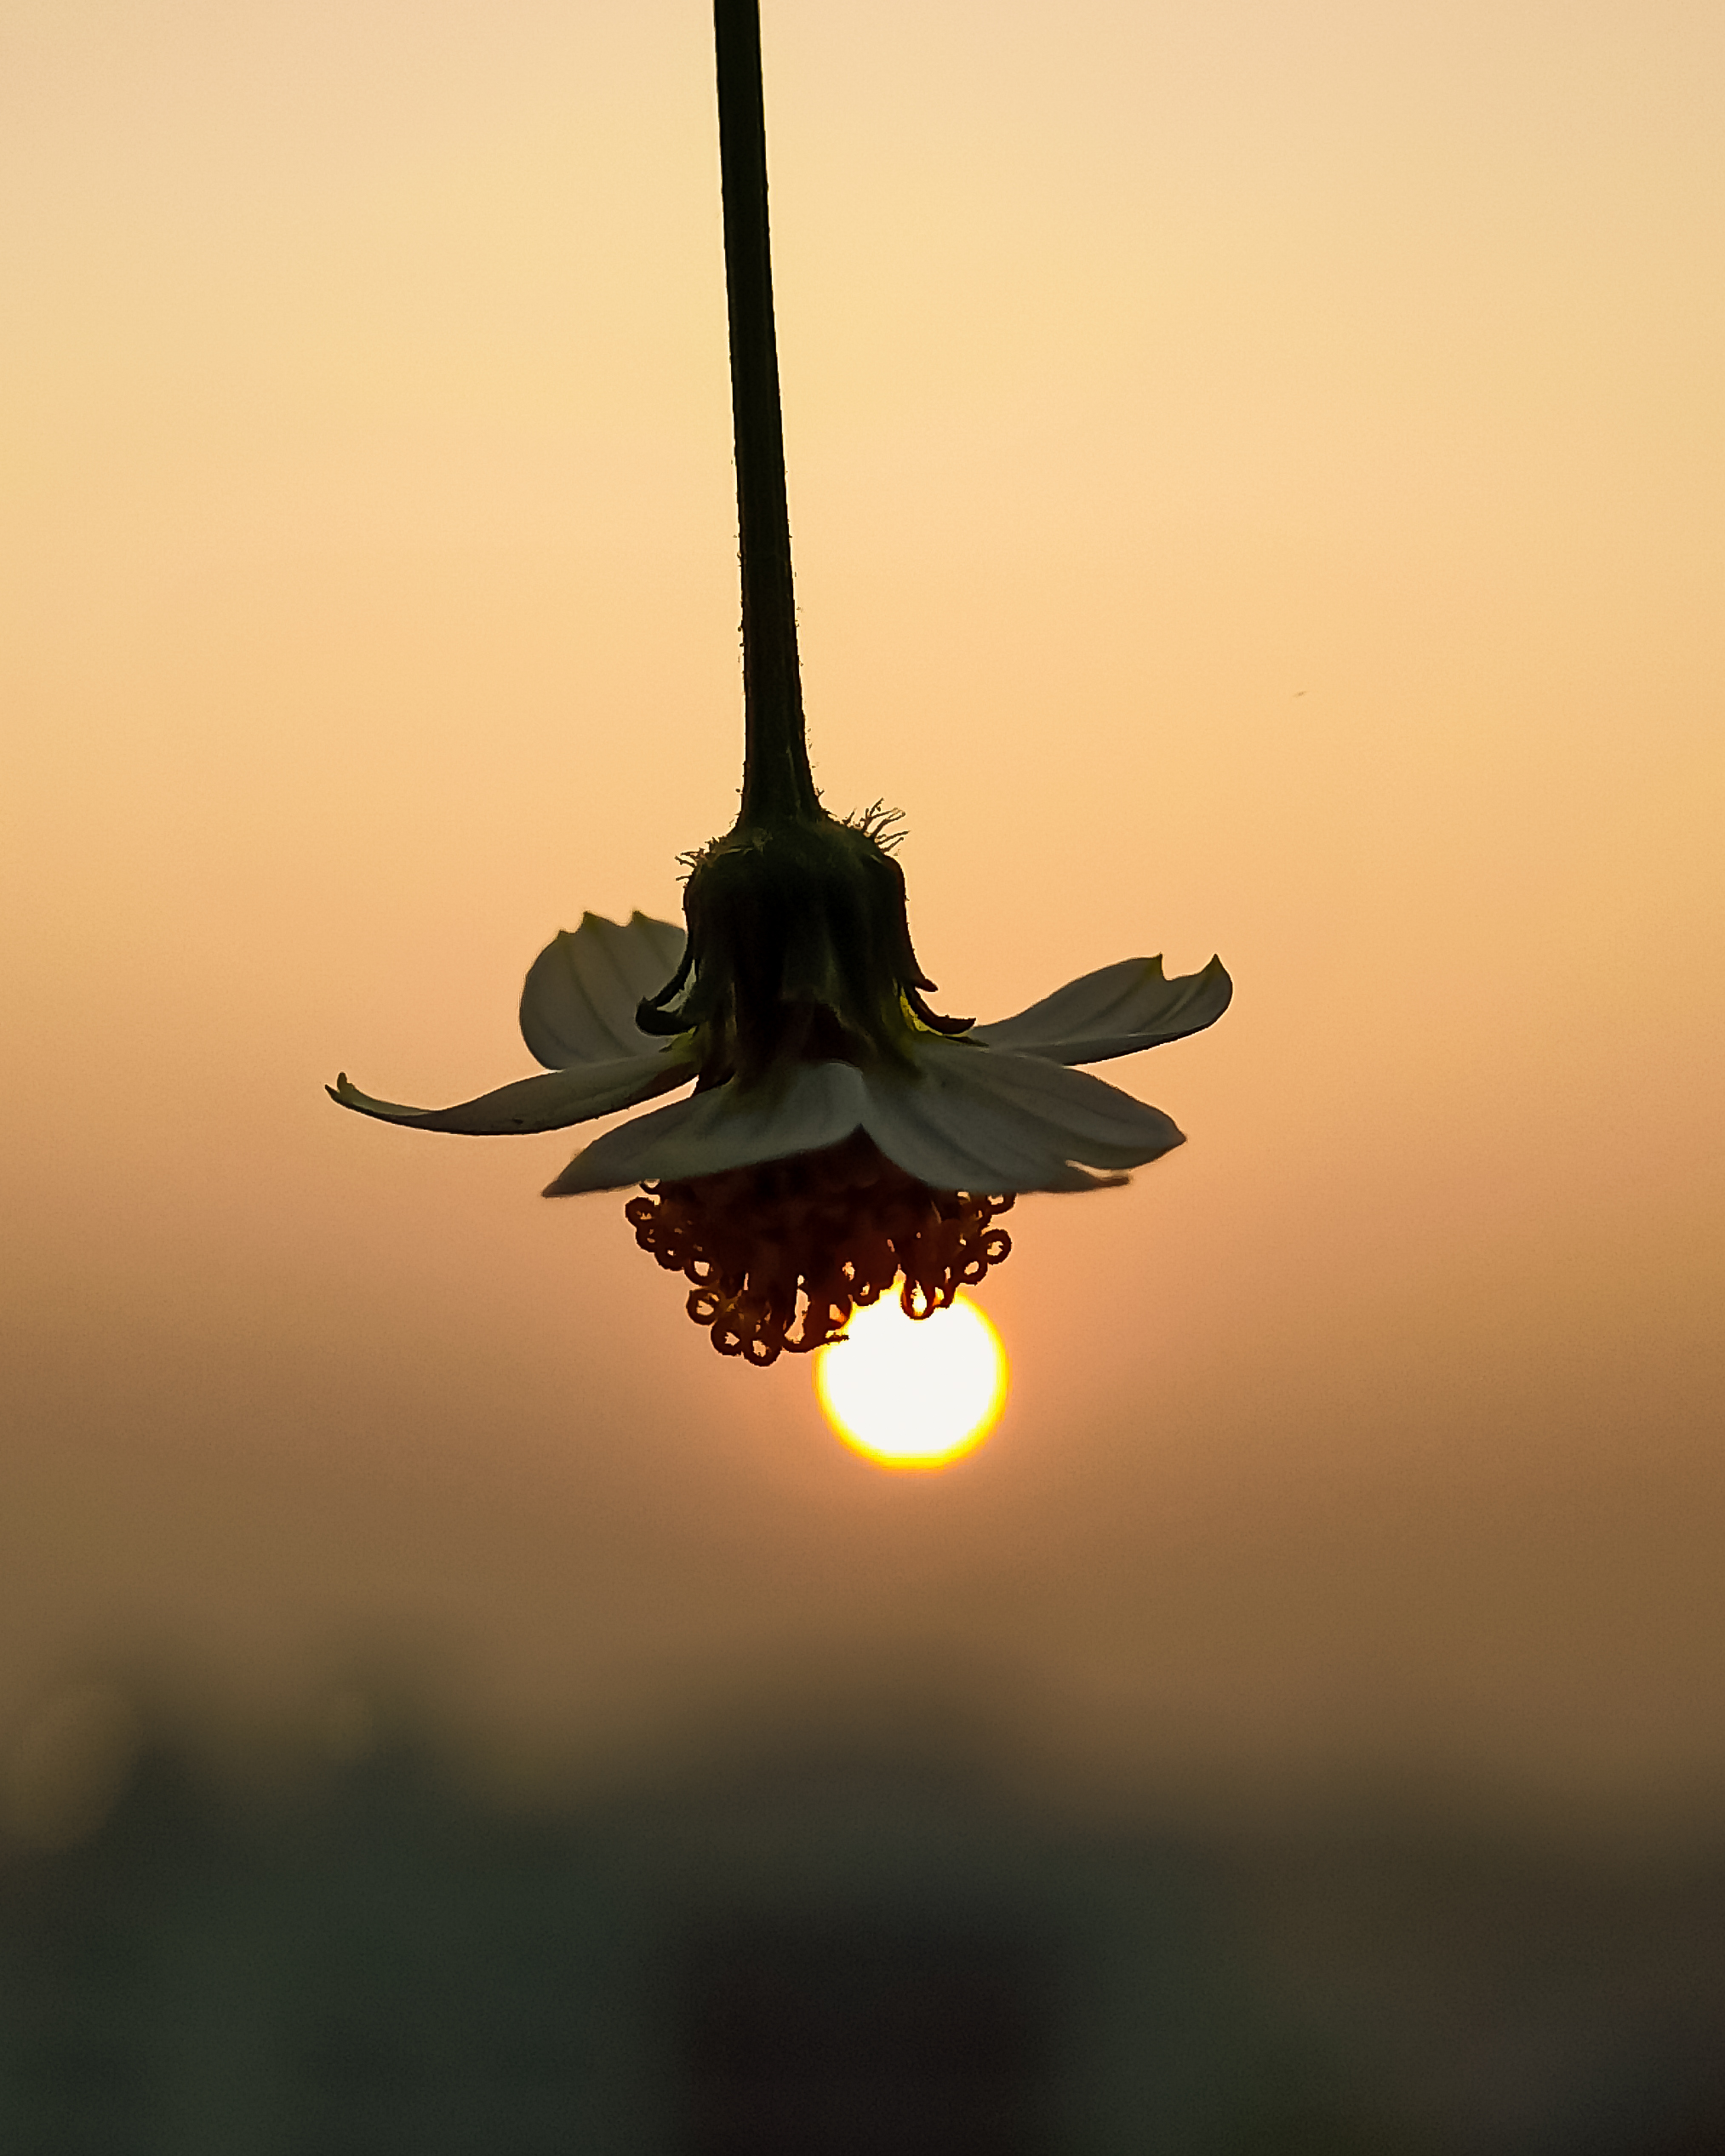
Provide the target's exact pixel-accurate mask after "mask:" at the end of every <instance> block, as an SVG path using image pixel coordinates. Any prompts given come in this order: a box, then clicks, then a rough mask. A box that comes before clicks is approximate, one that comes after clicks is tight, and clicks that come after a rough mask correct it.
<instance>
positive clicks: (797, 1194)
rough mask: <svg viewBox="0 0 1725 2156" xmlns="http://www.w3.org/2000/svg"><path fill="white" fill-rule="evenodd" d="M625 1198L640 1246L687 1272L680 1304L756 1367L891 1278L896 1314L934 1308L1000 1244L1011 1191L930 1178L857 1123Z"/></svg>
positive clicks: (1008, 1245)
mask: <svg viewBox="0 0 1725 2156" xmlns="http://www.w3.org/2000/svg"><path fill="white" fill-rule="evenodd" d="M642 1189H643V1195H641V1196H639V1197H636V1198H631V1200H630V1201H629V1202H628V1204H627V1205H626V1206H625V1207H624V1208H623V1211H624V1215H625V1218H626V1219H627V1220H628V1222H629V1224H630V1226H631V1228H633V1229H634V1230H635V1240H636V1241H637V1243H639V1244H640V1246H641V1247H642V1249H643V1250H645V1251H650V1252H652V1254H653V1256H654V1258H657V1260H658V1261H659V1263H660V1264H661V1265H662V1266H663V1267H664V1268H665V1270H666V1271H667V1272H670V1273H681V1274H682V1275H683V1277H684V1278H685V1279H686V1280H688V1281H690V1282H691V1283H692V1286H691V1288H690V1292H689V1296H688V1304H687V1308H688V1315H689V1316H690V1317H691V1318H692V1319H693V1320H694V1322H695V1323H696V1324H697V1325H698V1326H701V1327H702V1328H703V1329H704V1330H705V1332H706V1333H707V1336H708V1338H710V1339H711V1342H712V1343H713V1345H714V1347H715V1348H716V1349H717V1350H718V1352H719V1353H720V1354H721V1355H740V1356H741V1357H742V1358H743V1360H745V1362H751V1363H753V1364H755V1365H756V1366H757V1368H760V1369H765V1368H766V1367H767V1366H768V1364H770V1363H774V1362H776V1361H777V1360H779V1357H780V1355H783V1354H785V1353H789V1354H791V1355H808V1354H810V1353H811V1352H812V1351H813V1350H814V1349H816V1348H820V1347H825V1345H826V1343H828V1342H829V1341H831V1340H837V1339H839V1338H842V1337H843V1332H844V1329H845V1326H847V1325H848V1323H849V1322H850V1318H851V1314H852V1312H853V1311H854V1310H855V1309H858V1308H860V1307H866V1306H867V1305H868V1304H869V1303H877V1302H878V1301H879V1300H880V1298H881V1297H882V1295H884V1294H886V1293H888V1292H889V1291H890V1290H891V1289H892V1287H893V1286H894V1283H895V1282H897V1283H898V1284H899V1302H900V1306H901V1308H902V1309H904V1311H905V1315H906V1316H907V1317H912V1318H926V1317H928V1316H929V1315H931V1314H932V1313H933V1312H934V1311H935V1310H940V1309H945V1307H946V1306H947V1305H948V1304H949V1303H951V1301H952V1299H953V1298H954V1296H956V1295H957V1292H958V1291H959V1289H960V1288H961V1287H972V1286H975V1285H976V1284H977V1282H978V1281H980V1280H982V1279H983V1278H984V1277H985V1275H986V1274H987V1272H988V1269H989V1268H990V1267H991V1265H998V1264H1000V1263H1002V1261H1003V1260H1004V1259H1005V1258H1007V1256H1008V1254H1009V1252H1011V1249H1012V1238H1011V1237H1010V1236H1009V1235H1008V1234H1007V1233H1006V1231H1005V1229H1002V1228H997V1227H995V1226H994V1224H993V1223H994V1221H995V1219H996V1218H997V1216H998V1215H999V1214H1001V1213H1003V1212H1007V1211H1008V1208H1009V1207H1010V1206H1011V1205H1012V1202H1013V1201H1012V1199H1011V1197H1010V1196H1009V1195H1005V1196H985V1195H973V1194H971V1193H970V1192H968V1191H961V1190H934V1189H930V1188H929V1187H928V1184H926V1183H919V1182H918V1181H917V1178H915V1177H914V1176H911V1175H907V1174H906V1173H905V1171H904V1170H903V1169H902V1168H900V1167H899V1166H895V1165H894V1162H892V1161H889V1160H888V1158H887V1157H886V1155H884V1154H883V1153H882V1151H881V1150H880V1149H879V1148H878V1147H877V1145H876V1144H875V1143H874V1141H873V1140H872V1139H871V1138H868V1137H866V1136H865V1134H864V1133H863V1132H860V1131H859V1132H855V1133H854V1135H853V1136H852V1137H850V1138H847V1139H846V1140H845V1141H844V1143H843V1144H842V1145H832V1146H827V1147H825V1148H824V1149H822V1150H820V1152H815V1153H798V1154H793V1155H791V1157H790V1158H789V1159H787V1160H782V1161H761V1162H758V1163H757V1164H755V1165H754V1166H749V1167H742V1168H732V1169H728V1170H727V1171H726V1172H723V1174H718V1175H704V1176H697V1177H695V1178H693V1179H691V1180H690V1181H688V1182H680V1183H671V1182H665V1183H648V1184H643V1186H642Z"/></svg>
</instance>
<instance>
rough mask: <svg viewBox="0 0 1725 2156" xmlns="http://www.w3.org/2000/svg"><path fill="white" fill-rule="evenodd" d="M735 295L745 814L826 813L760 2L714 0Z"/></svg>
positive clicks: (722, 166) (742, 820)
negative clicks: (812, 739) (780, 325)
mask: <svg viewBox="0 0 1725 2156" xmlns="http://www.w3.org/2000/svg"><path fill="white" fill-rule="evenodd" d="M713 33H714V39H715V43H716V45H717V53H718V82H719V171H720V176H721V180H722V184H723V192H724V211H725V299H726V302H727V305H728V311H729V315H730V327H731V414H732V418H733V421H734V425H735V430H736V445H737V528H738V532H739V535H740V553H741V558H742V570H743V712H744V728H745V750H744V756H743V805H742V813H741V814H740V817H739V818H738V822H739V824H750V823H757V822H760V821H762V820H763V819H766V818H774V817H782V816H795V817H813V816H818V815H819V814H820V796H818V795H817V794H816V792H815V790H814V774H813V773H812V772H811V771H810V770H809V767H808V741H807V739H806V738H805V736H804V733H803V683H802V676H801V673H800V671H799V669H798V666H797V601H796V594H795V592H794V590H793V589H792V586H791V517H790V511H789V509H788V507H787V505H786V503H785V425H784V419H783V416H782V414H781V412H780V403H779V348H778V340H777V338H776V336H775V335H774V328H773V262H772V255H771V253H770V250H769V247H768V236H767V128H766V117H765V113H764V110H763V103H762V95H761V11H760V6H759V0H713Z"/></svg>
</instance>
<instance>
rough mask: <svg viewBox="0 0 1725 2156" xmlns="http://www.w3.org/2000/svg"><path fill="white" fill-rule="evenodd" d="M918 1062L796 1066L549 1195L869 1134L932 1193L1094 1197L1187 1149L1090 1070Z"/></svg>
mask: <svg viewBox="0 0 1725 2156" xmlns="http://www.w3.org/2000/svg"><path fill="white" fill-rule="evenodd" d="M917 1064H918V1068H917V1070H916V1071H914V1072H909V1071H896V1070H888V1071H882V1070H871V1071H867V1072H864V1071H862V1070H860V1069H857V1068H856V1066H855V1065H854V1064H848V1063H818V1064H792V1065H791V1066H790V1067H789V1068H788V1069H785V1070H784V1071H781V1072H780V1073H778V1074H777V1075H775V1077H774V1079H773V1080H771V1081H768V1083H766V1084H764V1085H762V1086H757V1087H751V1088H750V1089H749V1090H747V1091H744V1090H743V1089H741V1088H740V1087H739V1086H738V1085H737V1083H736V1081H734V1080H733V1081H732V1082H731V1083H730V1084H728V1085H725V1086H717V1087H713V1088H712V1090H711V1092H704V1093H696V1094H694V1096H693V1097H692V1098H689V1099H688V1100H680V1101H677V1102H675V1103H674V1104H672V1105H671V1106H670V1107H668V1108H660V1109H655V1110H654V1112H653V1113H652V1114H651V1115H637V1117H636V1118H635V1119H634V1121H632V1122H628V1123H625V1124H623V1125H621V1126H620V1127H619V1128H618V1129H616V1130H614V1131H609V1132H607V1133H606V1134H605V1136H604V1137H603V1138H597V1139H596V1140H595V1141H594V1143H593V1144H591V1145H590V1146H588V1147H587V1149H585V1152H582V1153H579V1154H577V1155H576V1156H575V1158H574V1160H573V1161H570V1163H569V1165H568V1167H567V1168H565V1169H564V1171H563V1173H562V1174H561V1175H560V1176H559V1177H558V1178H557V1180H556V1182H555V1183H553V1184H551V1186H550V1188H549V1189H548V1190H547V1191H546V1193H545V1195H546V1196H547V1197H566V1196H569V1195H573V1194H574V1193H575V1192H577V1191H582V1190H619V1189H625V1188H627V1187H628V1185H630V1184H635V1183H654V1182H660V1181H665V1182H681V1181H684V1180H687V1179H688V1178H693V1177H695V1176H702V1175H716V1174H718V1173H720V1172H723V1170H725V1169H728V1168H738V1167H747V1166H751V1165H752V1164H753V1163H754V1162H756V1161H777V1160H783V1159H785V1158H786V1157H787V1156H788V1155H791V1154H795V1153H812V1152H815V1151H818V1150H819V1149H820V1148H821V1147H822V1146H827V1145H837V1144H840V1143H841V1141H842V1140H843V1139H845V1138H848V1137H849V1136H850V1134H851V1132H853V1131H854V1130H859V1129H860V1130H865V1131H866V1132H868V1133H869V1135H870V1137H871V1138H873V1139H874V1141H875V1143H876V1144H877V1145H878V1146H879V1147H880V1149H881V1150H882V1152H883V1153H884V1154H885V1155H887V1157H888V1160H891V1161H896V1162H897V1163H898V1165H899V1166H900V1167H901V1168H903V1169H904V1171H905V1173H906V1174H907V1175H914V1176H916V1177H917V1178H918V1179H919V1180H920V1181H922V1182H923V1183H926V1184H928V1185H929V1186H930V1187H931V1188H932V1189H936V1190H970V1191H977V1192H998V1193H1002V1194H1003V1193H1005V1192H1007V1191H1009V1190H1010V1191H1017V1190H1090V1189H1095V1188H1096V1187H1097V1185H1098V1184H1099V1183H1105V1182H1118V1181H1121V1180H1122V1177H1121V1176H1120V1175H1119V1174H1118V1172H1117V1171H1119V1170H1121V1169H1123V1168H1129V1167H1139V1166H1142V1165H1143V1163H1144V1162H1145V1161H1153V1160H1155V1159H1157V1157H1158V1155H1161V1154H1163V1153H1166V1152H1168V1151H1170V1150H1171V1149H1173V1148H1174V1146H1176V1145H1179V1144H1181V1143H1182V1139H1181V1136H1180V1132H1179V1130H1178V1129H1177V1128H1176V1127H1175V1126H1174V1124H1173V1123H1172V1122H1171V1121H1169V1120H1168V1117H1167V1116H1166V1115H1163V1114H1162V1110H1161V1109H1158V1108H1149V1107H1146V1106H1145V1104H1144V1103H1143V1102H1142V1101H1140V1100H1134V1098H1132V1096H1131V1095H1130V1094H1129V1093H1122V1092H1120V1091H1119V1090H1118V1089H1117V1087H1113V1086H1107V1085H1105V1084H1104V1083H1103V1082H1102V1081H1101V1080H1100V1078H1090V1077H1087V1076H1085V1075H1083V1073H1082V1072H1080V1071H1075V1070H1063V1069H1060V1067H1059V1066H1058V1065H1057V1064H1048V1063H1043V1062H1039V1061H1037V1059H1036V1058H1032V1057H1029V1056H1015V1055H1010V1054H1008V1053H1005V1052H1002V1050H999V1049H995V1048H980V1047H967V1046H966V1045H965V1044H964V1043H963V1042H962V1041H943V1040H940V1039H939V1038H938V1037H934V1036H930V1037H928V1038H927V1039H921V1038H919V1040H918V1042H917ZM1098 1171H1100V1173H1099V1172H1098Z"/></svg>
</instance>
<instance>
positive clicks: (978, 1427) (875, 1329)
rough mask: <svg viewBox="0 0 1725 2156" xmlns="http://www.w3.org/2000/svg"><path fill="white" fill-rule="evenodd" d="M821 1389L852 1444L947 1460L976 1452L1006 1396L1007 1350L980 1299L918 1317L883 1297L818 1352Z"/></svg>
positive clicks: (909, 1464) (890, 1455) (901, 1464)
mask: <svg viewBox="0 0 1725 2156" xmlns="http://www.w3.org/2000/svg"><path fill="white" fill-rule="evenodd" d="M814 1384H815V1390H816V1391H817V1393H818V1394H819V1395H820V1404H821V1406H822V1407H823V1408H824V1409H825V1413H826V1418H827V1420H828V1421H829V1422H830V1423H831V1424H832V1427H833V1428H834V1429H835V1430H837V1433H838V1434H839V1435H840V1437H842V1438H843V1440H844V1441H845V1443H846V1444H847V1445H848V1446H851V1447H852V1448H853V1449H854V1451H856V1452H860V1453H862V1454H863V1455H864V1456H865V1457H866V1458H868V1459H871V1460H873V1461H874V1462H875V1463H877V1465H879V1466H881V1467H890V1468H942V1467H946V1466H948V1465H950V1464H951V1462H952V1461H954V1460H957V1459H961V1458H962V1457H963V1456H964V1454H965V1453H967V1452H973V1451H974V1449H975V1448H976V1446H979V1445H980V1444H981V1442H982V1440H983V1439H984V1438H985V1437H986V1436H987V1435H988V1434H989V1432H990V1431H991V1429H993V1428H994V1426H995V1424H996V1423H997V1421H998V1420H999V1419H1000V1411H1001V1409H1002V1406H1004V1405H1005V1402H1006V1392H1007V1360H1006V1350H1005V1349H1004V1348H1002V1345H1001V1340H1000V1335H999V1334H998V1333H997V1332H996V1331H995V1329H994V1327H993V1326H992V1325H991V1323H990V1322H989V1320H988V1319H987V1318H986V1317H985V1315H983V1313H982V1312H981V1311H980V1309H978V1308H977V1306H976V1305H975V1303H972V1302H971V1301H969V1300H968V1298H966V1297H964V1296H962V1295H961V1296H960V1297H959V1298H958V1299H957V1302H956V1303H953V1305H952V1306H951V1309H945V1310H937V1311H936V1312H935V1313H934V1315H933V1316H932V1317H928V1318H922V1319H920V1320H915V1321H913V1320H911V1319H910V1318H907V1317H906V1316H905V1314H904V1312H903V1311H902V1310H901V1309H900V1307H899V1304H898V1302H897V1299H896V1298H893V1297H889V1296H882V1298H881V1299H880V1301H879V1302H878V1303H871V1304H870V1306H869V1307H868V1308H867V1309H861V1310H859V1311H858V1312H857V1313H856V1315H855V1316H854V1317H853V1318H852V1320H851V1321H850V1326H849V1330H848V1334H847V1336H846V1338H844V1339H843V1340H836V1341H834V1342H833V1343H832V1345H831V1347H827V1348H823V1349H821V1350H820V1353H819V1355H816V1357H815V1363H814Z"/></svg>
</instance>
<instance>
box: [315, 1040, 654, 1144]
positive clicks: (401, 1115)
mask: <svg viewBox="0 0 1725 2156" xmlns="http://www.w3.org/2000/svg"><path fill="white" fill-rule="evenodd" d="M694 1075H695V1073H694V1064H693V1062H692V1061H690V1060H689V1058H688V1055H687V1053H686V1052H684V1051H683V1046H682V1044H681V1043H680V1042H677V1043H673V1044H672V1046H671V1047H670V1048H663V1047H661V1048H656V1049H654V1050H652V1051H651V1052H648V1053H647V1054H645V1055H638V1056H620V1057H617V1056H614V1057H612V1058H610V1059H609V1060H608V1062H605V1063H584V1064H576V1065H575V1066H574V1068H573V1069H568V1070H556V1071H552V1072H551V1073H549V1074H548V1075H545V1076H544V1077H539V1078H519V1079H517V1081H515V1083H514V1084H513V1085H511V1086H500V1087H498V1088H497V1090H496V1091H495V1092H489V1093H481V1094H480V1096H479V1097H478V1098H477V1100H464V1101H462V1102H461V1103H460V1104H459V1105H458V1106H456V1107H454V1108H404V1107H403V1106H402V1105H401V1104H400V1103H399V1102H397V1101H392V1100H374V1099H373V1098H371V1096H370V1095H369V1094H368V1093H363V1092H360V1090H359V1088H358V1087H357V1086H353V1085H350V1084H349V1083H348V1079H347V1074H346V1071H343V1073H342V1074H341V1075H340V1077H339V1078H338V1079H337V1080H336V1081H335V1083H334V1085H333V1086H331V1087H328V1088H327V1091H328V1094H329V1098H331V1099H332V1100H334V1101H337V1102H339V1103H340V1105H341V1106H342V1107H343V1108H351V1109H357V1111H358V1113H359V1114H360V1115H375V1116H376V1117H377V1118H378V1119H379V1121H381V1122H386V1123H405V1124H408V1125H410V1126H412V1127H413V1128H414V1129H415V1130H421V1131H455V1132H461V1133H463V1134H464V1135H466V1136H467V1137H470V1138H500V1137H504V1136H506V1135H509V1134H511V1133H514V1132H526V1131H561V1130H566V1129H567V1128H568V1126H569V1125H570V1124H571V1123H585V1122H589V1121H591V1119H592V1118H593V1117H594V1116H596V1115H611V1114H613V1113H614V1111H615V1110H616V1109H620V1108H635V1107H638V1106H639V1104H641V1103H642V1102H643V1101H644V1100H652V1099H653V1098H655V1097H656V1096H657V1095H658V1094H660V1093H665V1092H670V1091H671V1087H673V1086H683V1085H687V1084H688V1081H689V1080H690V1079H691V1078H693V1077H694Z"/></svg>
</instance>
